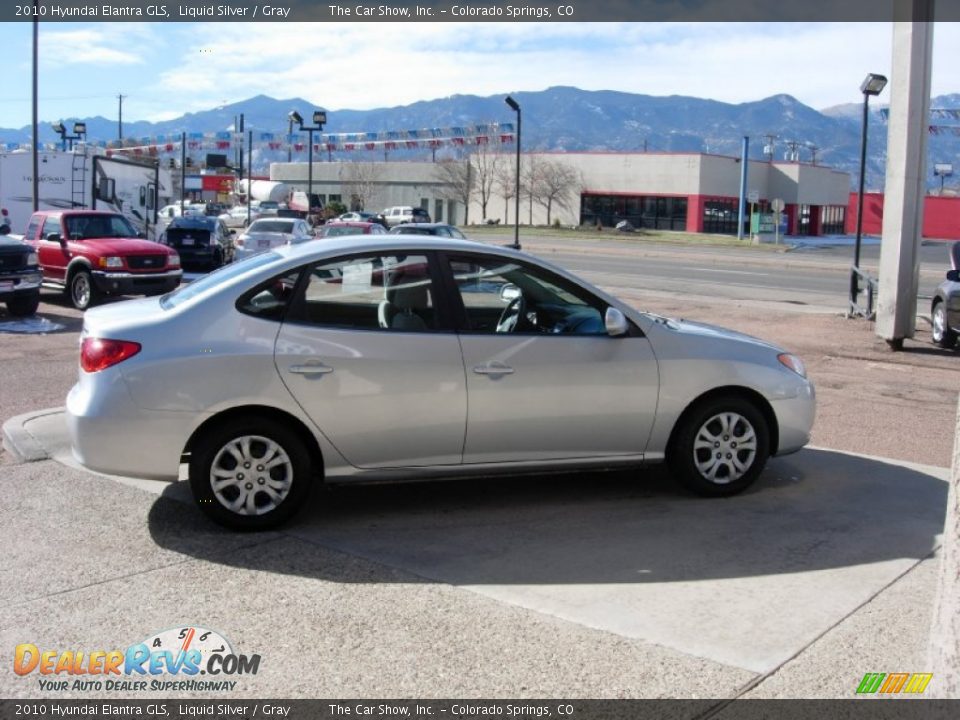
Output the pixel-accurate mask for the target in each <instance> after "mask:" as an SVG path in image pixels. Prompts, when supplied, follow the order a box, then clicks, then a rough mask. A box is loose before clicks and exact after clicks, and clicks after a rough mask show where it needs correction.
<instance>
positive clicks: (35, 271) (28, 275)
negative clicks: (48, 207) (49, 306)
mask: <svg viewBox="0 0 960 720" xmlns="http://www.w3.org/2000/svg"><path fill="white" fill-rule="evenodd" d="M9 233H10V226H9V225H0V302H5V303H6V305H7V311H8V312H9V313H10V314H11V315H13V316H14V317H26V316H27V315H33V314H34V313H35V312H36V311H37V308H38V307H39V305H40V284H41V283H42V282H43V274H42V273H41V271H40V261H39V259H38V258H37V253H36V251H35V250H34V249H33V248H32V247H31V246H30V245H27V244H26V243H24V242H20V241H19V240H17V239H15V238H12V237H8V235H9Z"/></svg>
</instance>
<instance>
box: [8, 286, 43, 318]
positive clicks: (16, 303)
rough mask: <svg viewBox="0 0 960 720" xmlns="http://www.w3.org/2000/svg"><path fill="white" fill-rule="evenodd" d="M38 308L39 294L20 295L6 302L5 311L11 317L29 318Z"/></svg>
mask: <svg viewBox="0 0 960 720" xmlns="http://www.w3.org/2000/svg"><path fill="white" fill-rule="evenodd" d="M38 307H40V292H39V291H38V292H36V293H34V294H33V295H20V296H18V297H14V298H10V299H9V300H7V311H8V312H9V313H10V314H11V315H13V317H29V316H30V315H33V314H35V313H36V312H37V308H38Z"/></svg>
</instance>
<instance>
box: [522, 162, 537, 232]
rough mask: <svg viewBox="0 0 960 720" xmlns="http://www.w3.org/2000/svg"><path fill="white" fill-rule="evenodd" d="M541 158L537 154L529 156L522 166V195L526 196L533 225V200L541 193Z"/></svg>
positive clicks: (530, 222) (530, 221)
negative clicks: (539, 186)
mask: <svg viewBox="0 0 960 720" xmlns="http://www.w3.org/2000/svg"><path fill="white" fill-rule="evenodd" d="M540 162H541V161H540V158H538V157H537V156H535V155H530V156H528V157H527V159H526V162H524V163H522V164H521V166H520V196H521V197H526V198H527V202H528V205H529V209H530V220H529V224H530V225H531V226H532V225H533V201H534V199H535V198H536V197H538V196H539V195H540V190H539V188H538V185H539V184H540Z"/></svg>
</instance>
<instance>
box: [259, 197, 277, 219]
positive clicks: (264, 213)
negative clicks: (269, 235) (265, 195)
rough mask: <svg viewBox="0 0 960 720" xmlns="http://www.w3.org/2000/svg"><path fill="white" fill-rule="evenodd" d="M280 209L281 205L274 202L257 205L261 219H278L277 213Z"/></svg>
mask: <svg viewBox="0 0 960 720" xmlns="http://www.w3.org/2000/svg"><path fill="white" fill-rule="evenodd" d="M279 209H280V203H278V202H274V201H273V200H263V201H262V202H261V203H260V204H259V205H257V211H258V212H259V213H260V217H269V216H271V215H272V216H274V217H276V215H277V211H278V210H279Z"/></svg>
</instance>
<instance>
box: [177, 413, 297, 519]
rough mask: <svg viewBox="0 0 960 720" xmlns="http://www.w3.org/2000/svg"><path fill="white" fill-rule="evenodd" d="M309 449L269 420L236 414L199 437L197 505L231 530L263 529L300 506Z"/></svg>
mask: <svg viewBox="0 0 960 720" xmlns="http://www.w3.org/2000/svg"><path fill="white" fill-rule="evenodd" d="M311 477H312V472H311V462H310V453H309V452H308V450H307V448H306V446H305V445H304V443H303V441H302V440H301V439H300V438H299V437H298V436H297V434H296V433H294V432H291V431H290V430H289V429H288V428H286V427H284V426H283V425H281V424H280V423H278V422H275V421H273V420H270V419H267V418H252V417H251V418H237V419H233V420H229V421H227V422H224V423H223V424H221V425H217V426H215V427H213V428H212V429H211V430H209V431H208V432H206V433H205V434H204V435H203V436H202V437H200V438H199V439H198V441H197V442H196V444H195V450H194V451H193V453H192V456H191V461H190V487H191V489H192V490H193V497H194V500H195V501H196V503H197V505H198V506H199V507H200V509H201V510H202V511H203V512H204V513H206V515H208V516H209V517H210V518H211V519H212V520H213V521H214V522H217V523H219V524H220V525H224V526H225V527H229V528H232V529H234V530H265V529H267V528H272V527H276V526H277V525H280V524H281V523H283V522H285V521H287V520H288V519H289V518H290V517H292V516H293V514H294V513H296V512H297V510H299V509H300V507H301V506H302V505H303V503H304V501H305V500H306V497H307V495H308V494H309V491H310V481H311Z"/></svg>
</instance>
